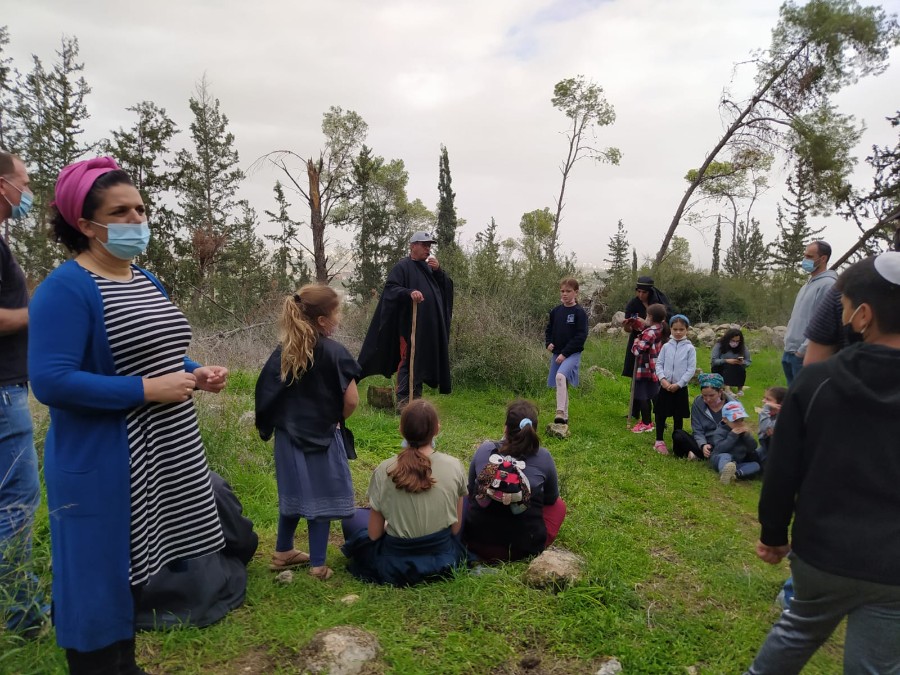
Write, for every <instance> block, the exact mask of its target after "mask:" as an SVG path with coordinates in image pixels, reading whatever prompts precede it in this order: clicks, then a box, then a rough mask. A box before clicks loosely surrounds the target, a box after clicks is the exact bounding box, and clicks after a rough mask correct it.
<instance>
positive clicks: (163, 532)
mask: <svg viewBox="0 0 900 675" xmlns="http://www.w3.org/2000/svg"><path fill="white" fill-rule="evenodd" d="M55 207H56V211H57V213H56V214H55V217H54V232H55V235H56V238H57V240H58V241H60V242H61V243H62V244H64V245H65V246H66V248H68V249H69V250H70V251H71V252H72V253H73V254H74V259H72V260H69V261H67V262H65V263H63V264H62V265H60V266H59V267H58V268H57V269H56V270H54V271H53V272H52V273H51V274H50V275H49V276H48V277H47V279H46V280H44V282H43V283H42V284H41V285H40V286H39V287H38V288H37V290H36V291H35V294H34V298H33V301H32V305H31V311H30V328H29V346H28V366H29V371H30V374H31V382H32V385H33V387H34V394H35V396H36V397H37V399H38V400H39V401H41V402H42V403H44V404H46V405H47V406H49V408H50V428H49V429H48V431H47V440H46V443H45V446H44V475H45V478H46V484H47V502H48V506H49V510H50V535H51V550H52V560H53V621H54V624H55V627H56V636H57V642H58V643H59V645H60V646H61V647H64V648H65V649H66V659H67V661H68V664H69V669H70V672H71V673H73V674H78V673H129V674H139V673H143V672H144V671H143V670H141V669H140V668H139V667H138V666H137V664H136V663H135V657H134V616H135V604H136V603H135V598H136V597H137V596H138V595H139V592H140V590H139V589H140V587H141V586H142V585H143V584H145V583H146V581H147V579H149V578H150V576H152V575H153V574H155V573H156V572H157V571H158V570H159V569H161V568H162V567H163V566H164V565H166V564H167V563H169V562H172V561H175V560H184V559H188V558H193V557H198V556H200V555H205V554H207V553H211V552H213V551H216V550H218V549H220V548H222V546H223V543H224V540H223V536H222V529H221V526H220V524H219V519H218V516H217V514H216V507H215V502H214V500H213V494H212V489H211V485H210V478H209V467H208V466H207V463H206V457H205V454H204V450H203V444H202V441H201V439H200V432H199V429H198V426H197V418H196V414H195V412H194V408H193V401H192V400H191V396H192V394H193V392H194V390H195V389H203V390H206V391H212V392H218V391H221V390H222V389H223V388H224V386H225V382H226V378H227V375H228V371H227V369H225V368H223V367H221V366H209V367H202V366H200V365H199V364H197V363H195V362H193V361H191V360H190V359H188V358H187V357H186V356H185V350H186V348H187V346H188V343H189V342H190V338H191V331H190V326H189V325H188V323H187V320H186V319H185V317H184V315H183V314H182V313H181V312H180V311H179V310H178V308H176V307H175V306H174V305H173V304H172V303H171V302H170V301H169V299H168V297H167V296H166V294H165V291H164V290H163V288H162V286H161V285H160V283H159V281H157V280H156V278H155V277H153V275H151V274H149V273H148V272H146V271H144V270H142V269H140V268H139V267H137V266H136V265H134V264H132V258H133V257H134V256H136V255H139V254H141V253H143V251H144V250H145V249H146V246H147V242H148V240H149V236H150V232H149V228H148V226H147V217H146V213H145V210H144V204H143V202H142V200H141V196H140V193H139V192H138V191H137V189H136V188H135V187H134V185H133V184H132V182H131V179H130V178H129V177H128V175H127V174H126V173H125V172H124V171H121V170H119V168H118V166H117V165H116V163H115V161H113V160H112V158H109V157H102V158H96V159H91V160H86V161H83V162H77V163H75V164H72V165H70V166H67V167H66V168H64V169H63V170H62V172H61V173H60V175H59V179H58V181H57V184H56V202H55Z"/></svg>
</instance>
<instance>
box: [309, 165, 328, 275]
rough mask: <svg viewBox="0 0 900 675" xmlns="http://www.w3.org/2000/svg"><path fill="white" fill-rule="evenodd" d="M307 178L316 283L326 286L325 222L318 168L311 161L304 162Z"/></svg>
mask: <svg viewBox="0 0 900 675" xmlns="http://www.w3.org/2000/svg"><path fill="white" fill-rule="evenodd" d="M306 174H307V175H308V176H309V225H310V229H311V230H312V237H313V260H314V262H315V265H316V282H317V283H320V284H327V283H328V282H329V281H330V279H329V278H328V266H327V263H328V259H327V258H326V257H325V222H324V221H323V220H322V197H321V195H320V193H319V167H317V166H316V164H315V162H313V161H312V160H311V159H308V160H306Z"/></svg>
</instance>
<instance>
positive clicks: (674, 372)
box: [653, 314, 697, 455]
mask: <svg viewBox="0 0 900 675" xmlns="http://www.w3.org/2000/svg"><path fill="white" fill-rule="evenodd" d="M690 325H691V323H690V321H688V318H687V317H686V316H685V315H684V314H676V315H675V316H673V317H672V319H671V322H670V328H671V331H672V337H671V338H670V339H669V341H668V342H667V343H666V344H664V345H663V347H662V349H661V350H660V352H659V358H658V359H657V361H656V377H657V378H658V379H659V394H657V396H656V443H654V444H653V447H654V449H655V450H656V451H657V452H658V453H659V454H661V455H668V454H669V449H668V448H667V447H666V442H665V441H664V440H663V432H665V430H666V419H667V418H669V417H671V418H672V427H673V428H674V430H675V431H680V430H681V429H683V428H684V418H685V417H690V415H691V410H690V406H691V404H690V399H689V397H688V389H687V388H688V382H690V381H691V378H692V377H693V376H694V371H695V370H696V369H697V350H696V349H694V345H693V344H692V343H691V341H690V340H688V339H687V332H688V327H689V326H690ZM672 444H673V445H674V432H673V441H672Z"/></svg>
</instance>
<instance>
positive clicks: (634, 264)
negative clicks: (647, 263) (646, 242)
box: [631, 248, 638, 275]
mask: <svg viewBox="0 0 900 675" xmlns="http://www.w3.org/2000/svg"><path fill="white" fill-rule="evenodd" d="M637 271H638V265H637V249H636V248H633V249H631V273H632V274H634V275H637Z"/></svg>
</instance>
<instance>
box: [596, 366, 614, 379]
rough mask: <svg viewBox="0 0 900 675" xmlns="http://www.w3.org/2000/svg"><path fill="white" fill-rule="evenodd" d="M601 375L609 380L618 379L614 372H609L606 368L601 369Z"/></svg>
mask: <svg viewBox="0 0 900 675" xmlns="http://www.w3.org/2000/svg"><path fill="white" fill-rule="evenodd" d="M600 374H601V375H602V376H603V377H605V378H606V379H608V380H614V379H616V376H615V375H613V374H612V371H610V370H607V369H606V368H601V369H600Z"/></svg>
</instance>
